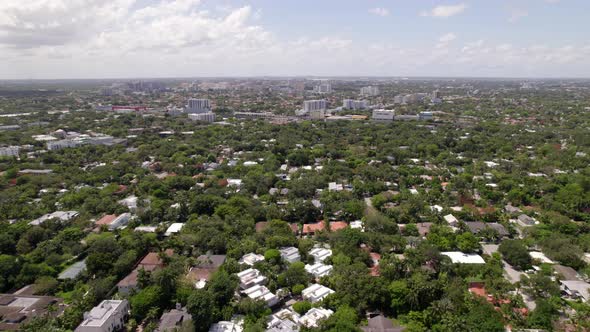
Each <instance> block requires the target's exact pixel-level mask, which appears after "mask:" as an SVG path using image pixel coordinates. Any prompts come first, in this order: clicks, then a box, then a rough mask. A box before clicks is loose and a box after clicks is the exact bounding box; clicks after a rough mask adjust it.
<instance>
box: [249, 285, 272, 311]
mask: <svg viewBox="0 0 590 332" xmlns="http://www.w3.org/2000/svg"><path fill="white" fill-rule="evenodd" d="M242 293H244V294H245V295H247V296H248V297H249V298H251V299H253V300H262V301H264V302H265V303H266V305H268V306H269V307H272V306H274V305H275V304H277V303H279V298H278V297H277V296H276V295H275V294H273V293H271V291H270V290H268V288H266V286H263V285H254V286H252V287H250V288H248V289H246V290H244V291H242Z"/></svg>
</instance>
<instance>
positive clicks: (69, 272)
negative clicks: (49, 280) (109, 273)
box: [57, 259, 86, 280]
mask: <svg viewBox="0 0 590 332" xmlns="http://www.w3.org/2000/svg"><path fill="white" fill-rule="evenodd" d="M85 270H86V260H85V259H84V260H81V261H79V262H76V263H74V264H72V265H70V266H69V267H68V268H66V269H65V270H63V271H62V272H61V273H60V274H59V276H58V277H57V279H59V280H68V279H76V278H77V277H78V276H79V275H80V274H81V273H82V272H84V271H85Z"/></svg>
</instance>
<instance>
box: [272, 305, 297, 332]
mask: <svg viewBox="0 0 590 332" xmlns="http://www.w3.org/2000/svg"><path fill="white" fill-rule="evenodd" d="M300 319H301V317H300V316H299V314H298V313H296V312H294V311H292V310H289V309H283V310H280V311H278V312H277V313H275V314H274V315H271V316H270V318H269V321H268V324H267V325H266V332H298V331H299V320H300Z"/></svg>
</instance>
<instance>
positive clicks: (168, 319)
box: [156, 304, 192, 332]
mask: <svg viewBox="0 0 590 332" xmlns="http://www.w3.org/2000/svg"><path fill="white" fill-rule="evenodd" d="M191 320H192V317H191V315H190V314H189V313H188V312H187V311H186V308H181V307H180V304H177V306H176V309H172V310H170V311H167V312H165V313H163V314H162V317H160V322H159V323H158V328H157V329H156V332H176V331H178V330H179V329H180V328H181V327H182V325H183V324H184V323H186V322H189V321H191Z"/></svg>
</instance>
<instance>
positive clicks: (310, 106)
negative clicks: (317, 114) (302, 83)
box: [303, 99, 328, 113]
mask: <svg viewBox="0 0 590 332" xmlns="http://www.w3.org/2000/svg"><path fill="white" fill-rule="evenodd" d="M327 108H328V103H327V102H326V101H325V100H324V99H320V100H306V101H304V102H303V110H304V111H305V112H306V113H310V112H311V111H325V110H326V109H327Z"/></svg>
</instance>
